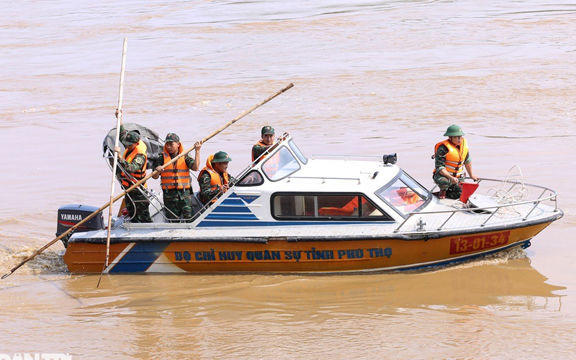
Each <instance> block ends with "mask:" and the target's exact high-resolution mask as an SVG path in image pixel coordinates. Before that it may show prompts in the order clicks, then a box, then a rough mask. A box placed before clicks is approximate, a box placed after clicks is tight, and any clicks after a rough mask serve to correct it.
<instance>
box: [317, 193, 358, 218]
mask: <svg viewBox="0 0 576 360" xmlns="http://www.w3.org/2000/svg"><path fill="white" fill-rule="evenodd" d="M357 210H358V196H354V198H353V199H352V200H350V201H349V202H348V203H347V204H346V205H344V206H343V207H341V208H338V207H321V208H320V209H318V215H324V216H329V215H334V216H338V215H342V216H350V215H352V214H353V213H354V211H357Z"/></svg>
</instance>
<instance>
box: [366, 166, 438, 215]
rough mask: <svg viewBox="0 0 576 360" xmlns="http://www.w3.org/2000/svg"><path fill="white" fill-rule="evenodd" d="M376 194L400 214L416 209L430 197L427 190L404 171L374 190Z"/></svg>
mask: <svg viewBox="0 0 576 360" xmlns="http://www.w3.org/2000/svg"><path fill="white" fill-rule="evenodd" d="M376 195H377V196H378V197H379V198H380V199H382V200H384V201H385V202H387V203H388V204H389V205H390V206H392V208H394V209H395V210H396V211H398V212H399V213H400V214H402V215H407V214H408V213H410V212H412V211H414V210H416V209H418V208H419V207H420V206H422V205H424V203H425V202H426V200H428V198H429V197H430V194H429V193H428V190H426V189H425V188H423V187H422V186H420V184H418V183H417V182H416V181H414V180H413V179H412V178H411V177H409V176H408V175H406V173H404V172H402V173H401V174H400V177H398V178H397V179H396V181H394V182H393V183H392V184H390V185H387V186H384V187H383V188H381V189H379V190H378V191H376Z"/></svg>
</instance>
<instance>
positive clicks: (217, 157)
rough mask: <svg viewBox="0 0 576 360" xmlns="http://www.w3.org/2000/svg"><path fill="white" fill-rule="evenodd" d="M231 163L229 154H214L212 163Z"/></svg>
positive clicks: (219, 152) (222, 152)
mask: <svg viewBox="0 0 576 360" xmlns="http://www.w3.org/2000/svg"><path fill="white" fill-rule="evenodd" d="M230 161H232V158H230V156H228V154H226V153H225V152H224V151H218V152H217V153H216V154H214V157H213V158H212V163H221V162H230Z"/></svg>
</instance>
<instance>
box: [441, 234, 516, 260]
mask: <svg viewBox="0 0 576 360" xmlns="http://www.w3.org/2000/svg"><path fill="white" fill-rule="evenodd" d="M509 240H510V231H503V232H497V233H490V234H483V235H472V236H459V237H454V238H451V239H450V255H453V254H462V253H469V252H474V251H478V250H484V249H490V248H496V247H500V246H503V245H506V244H508V241H509Z"/></svg>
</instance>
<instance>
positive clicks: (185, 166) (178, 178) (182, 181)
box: [152, 133, 202, 222]
mask: <svg viewBox="0 0 576 360" xmlns="http://www.w3.org/2000/svg"><path fill="white" fill-rule="evenodd" d="M194 146H195V149H194V150H195V154H194V159H192V157H191V156H190V154H189V153H188V154H186V156H182V157H181V158H179V159H178V160H176V162H174V163H172V164H171V165H170V166H168V167H166V168H165V169H162V166H163V165H164V164H167V163H168V162H169V161H170V160H172V159H173V158H174V157H176V156H178V155H179V154H181V153H182V152H183V151H184V148H183V147H182V143H180V137H179V136H178V135H176V134H174V133H169V134H168V135H166V141H165V143H164V151H163V152H162V157H161V158H159V159H158V161H156V163H155V164H154V166H155V168H156V171H158V173H155V174H154V175H152V177H153V178H154V179H158V177H161V180H160V184H161V186H162V194H163V195H164V207H165V208H166V209H165V211H164V214H165V215H166V218H167V219H168V220H169V221H170V222H178V221H179V220H180V217H182V219H184V221H186V222H191V221H192V195H193V191H192V183H191V181H190V170H192V171H198V163H199V161H200V148H201V147H202V142H200V141H198V142H196V143H195V144H194Z"/></svg>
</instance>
